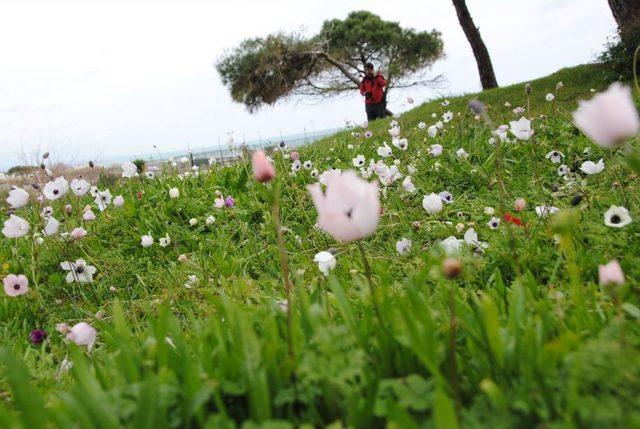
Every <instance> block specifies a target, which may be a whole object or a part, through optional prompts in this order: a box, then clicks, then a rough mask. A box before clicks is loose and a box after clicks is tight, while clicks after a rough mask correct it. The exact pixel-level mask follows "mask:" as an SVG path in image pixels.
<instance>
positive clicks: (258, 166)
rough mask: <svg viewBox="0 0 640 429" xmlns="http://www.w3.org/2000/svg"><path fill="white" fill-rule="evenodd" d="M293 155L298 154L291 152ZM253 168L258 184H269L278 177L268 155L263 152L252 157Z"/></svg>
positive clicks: (255, 153) (258, 152) (257, 152)
mask: <svg viewBox="0 0 640 429" xmlns="http://www.w3.org/2000/svg"><path fill="white" fill-rule="evenodd" d="M291 153H292V154H294V153H295V154H296V159H297V155H298V153H297V152H291ZM251 166H252V168H253V175H254V177H255V178H256V180H257V181H258V182H262V183H267V182H270V181H271V180H273V178H274V177H275V176H276V171H275V169H274V168H273V165H272V164H271V162H269V159H268V158H267V155H266V154H265V153H264V151H262V150H258V151H256V152H254V153H253V156H252V157H251Z"/></svg>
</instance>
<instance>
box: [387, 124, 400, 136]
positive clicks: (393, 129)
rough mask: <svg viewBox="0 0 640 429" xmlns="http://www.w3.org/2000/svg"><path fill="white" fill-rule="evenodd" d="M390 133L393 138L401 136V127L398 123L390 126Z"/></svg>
mask: <svg viewBox="0 0 640 429" xmlns="http://www.w3.org/2000/svg"><path fill="white" fill-rule="evenodd" d="M389 135H390V136H391V137H392V138H397V137H400V127H399V126H398V125H394V126H392V127H391V128H389Z"/></svg>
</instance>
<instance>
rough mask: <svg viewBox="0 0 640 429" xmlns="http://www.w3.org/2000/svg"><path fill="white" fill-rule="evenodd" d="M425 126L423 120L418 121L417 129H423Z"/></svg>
mask: <svg viewBox="0 0 640 429" xmlns="http://www.w3.org/2000/svg"><path fill="white" fill-rule="evenodd" d="M425 128H427V124H425V123H424V122H423V121H420V122H418V129H420V130H424V129H425Z"/></svg>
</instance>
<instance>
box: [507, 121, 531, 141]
mask: <svg viewBox="0 0 640 429" xmlns="http://www.w3.org/2000/svg"><path fill="white" fill-rule="evenodd" d="M509 125H510V128H509V129H510V131H511V134H513V135H514V136H515V138H517V139H518V140H529V139H530V138H531V136H532V135H533V130H532V129H531V121H530V120H529V119H527V118H525V117H524V116H523V117H522V118H520V119H518V120H517V121H511V122H509Z"/></svg>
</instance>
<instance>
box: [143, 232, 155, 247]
mask: <svg viewBox="0 0 640 429" xmlns="http://www.w3.org/2000/svg"><path fill="white" fill-rule="evenodd" d="M140 245H141V246H142V247H151V246H153V236H152V235H151V233H149V234H147V235H143V236H142V237H140Z"/></svg>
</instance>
